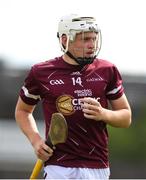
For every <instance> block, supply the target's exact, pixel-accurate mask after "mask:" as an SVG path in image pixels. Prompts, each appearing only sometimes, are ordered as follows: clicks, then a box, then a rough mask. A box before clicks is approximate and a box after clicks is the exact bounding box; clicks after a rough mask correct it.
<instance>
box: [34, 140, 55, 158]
mask: <svg viewBox="0 0 146 180" xmlns="http://www.w3.org/2000/svg"><path fill="white" fill-rule="evenodd" d="M33 147H34V150H35V153H36V155H37V157H38V158H39V159H41V160H43V161H47V160H48V159H49V158H50V157H51V156H52V155H53V149H51V148H50V147H49V146H47V145H46V144H45V141H44V140H43V139H41V140H38V141H37V142H36V143H35V144H34V145H33Z"/></svg>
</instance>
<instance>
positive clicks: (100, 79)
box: [86, 74, 103, 82]
mask: <svg viewBox="0 0 146 180" xmlns="http://www.w3.org/2000/svg"><path fill="white" fill-rule="evenodd" d="M86 81H87V82H95V81H103V78H102V77H100V76H99V75H98V74H96V77H91V78H88V79H86Z"/></svg>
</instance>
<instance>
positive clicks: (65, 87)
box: [20, 57, 123, 168]
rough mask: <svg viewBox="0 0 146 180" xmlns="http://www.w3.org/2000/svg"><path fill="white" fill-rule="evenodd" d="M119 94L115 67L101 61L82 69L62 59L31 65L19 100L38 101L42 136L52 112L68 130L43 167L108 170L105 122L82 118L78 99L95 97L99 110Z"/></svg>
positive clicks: (118, 75)
mask: <svg viewBox="0 0 146 180" xmlns="http://www.w3.org/2000/svg"><path fill="white" fill-rule="evenodd" d="M122 94H123V86H122V79H121V76H120V74H119V72H118V70H117V68H116V67H115V66H114V65H113V64H112V63H109V62H108V61H105V60H101V59H96V60H94V62H93V63H92V64H90V65H86V66H84V67H83V68H81V67H80V66H76V65H70V64H68V63H66V62H65V61H64V60H63V59H62V57H59V58H55V59H53V60H49V61H46V62H43V63H39V64H36V65H34V66H33V67H32V69H31V70H30V72H29V74H28V76H27V78H26V79H25V83H24V86H23V87H22V89H21V91H20V96H21V98H22V100H23V101H24V102H25V103H27V104H30V105H35V104H37V102H38V101H39V100H41V101H42V106H43V112H44V119H45V125H46V136H47V133H48V130H49V125H50V119H51V115H52V113H54V112H61V113H62V114H63V115H64V116H65V118H66V120H67V124H68V130H69V132H68V138H67V141H66V143H63V144H58V145H56V150H55V151H54V154H53V156H52V157H51V158H50V159H49V161H48V162H46V165H47V164H52V165H61V166H65V167H88V168H105V167H108V166H109V161H108V147H107V146H108V132H107V128H106V123H104V122H103V121H95V120H91V119H86V118H85V117H84V116H83V112H82V110H81V103H80V98H83V97H92V98H95V99H97V100H98V101H99V102H100V103H101V105H102V107H104V108H108V100H114V99H117V98H119V97H121V95H122Z"/></svg>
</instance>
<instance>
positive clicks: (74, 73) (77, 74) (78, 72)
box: [71, 71, 82, 76]
mask: <svg viewBox="0 0 146 180" xmlns="http://www.w3.org/2000/svg"><path fill="white" fill-rule="evenodd" d="M71 75H72V76H74V75H76V76H80V75H82V74H81V73H80V71H75V72H72V73H71Z"/></svg>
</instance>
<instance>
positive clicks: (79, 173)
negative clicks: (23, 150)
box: [44, 165, 110, 180]
mask: <svg viewBox="0 0 146 180" xmlns="http://www.w3.org/2000/svg"><path fill="white" fill-rule="evenodd" d="M109 176H110V169H109V168H103V169H92V168H72V167H71V168H70V167H62V166H54V165H48V166H46V167H44V178H45V179H52V180H53V179H55V180H56V179H58V180H59V179H66V180H67V179H92V180H94V179H95V180H96V179H104V180H107V179H109Z"/></svg>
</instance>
